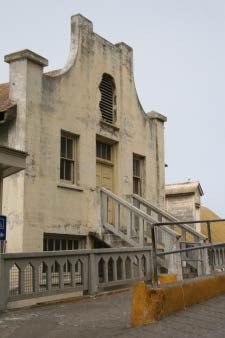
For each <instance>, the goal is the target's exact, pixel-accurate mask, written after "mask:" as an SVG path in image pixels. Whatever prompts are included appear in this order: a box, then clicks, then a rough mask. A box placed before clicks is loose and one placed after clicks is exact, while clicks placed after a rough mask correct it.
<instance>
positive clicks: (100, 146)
mask: <svg viewBox="0 0 225 338" xmlns="http://www.w3.org/2000/svg"><path fill="white" fill-rule="evenodd" d="M111 153H112V146H111V145H110V144H108V143H103V142H100V141H97V142H96V157H98V158H102V159H104V160H107V161H111V157H112V154H111Z"/></svg>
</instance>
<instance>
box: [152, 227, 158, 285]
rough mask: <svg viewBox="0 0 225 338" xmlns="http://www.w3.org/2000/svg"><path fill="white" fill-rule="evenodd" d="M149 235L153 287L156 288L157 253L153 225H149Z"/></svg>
mask: <svg viewBox="0 0 225 338" xmlns="http://www.w3.org/2000/svg"><path fill="white" fill-rule="evenodd" d="M151 235H152V262H153V280H152V284H153V286H156V287H158V285H159V282H158V271H157V253H156V240H155V229H154V224H151Z"/></svg>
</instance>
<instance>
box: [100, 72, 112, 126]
mask: <svg viewBox="0 0 225 338" xmlns="http://www.w3.org/2000/svg"><path fill="white" fill-rule="evenodd" d="M99 89H100V92H101V101H100V103H99V107H100V111H101V114H102V119H103V120H104V121H106V122H108V123H110V124H113V123H114V109H113V108H114V107H113V105H114V102H113V100H114V81H113V78H112V77H111V76H110V75H107V74H104V75H103V77H102V81H101V83H100V86H99Z"/></svg>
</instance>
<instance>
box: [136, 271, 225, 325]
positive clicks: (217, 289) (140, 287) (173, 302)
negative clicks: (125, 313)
mask: <svg viewBox="0 0 225 338" xmlns="http://www.w3.org/2000/svg"><path fill="white" fill-rule="evenodd" d="M224 293H225V275H224V274H223V275H219V276H215V277H207V278H204V279H198V280H195V281H193V280H192V281H190V282H184V283H179V284H177V285H170V286H165V287H161V288H158V289H153V288H151V289H150V288H148V287H147V285H146V284H145V283H143V282H140V283H137V284H136V285H135V286H134V288H133V300H132V310H131V325H132V326H140V325H144V324H149V323H151V322H154V321H156V320H159V319H161V318H163V317H166V316H168V315H170V314H171V313H174V312H176V311H179V310H183V309H185V308H186V307H188V306H191V305H193V304H197V303H200V302H202V301H204V300H207V299H209V298H212V297H215V296H218V295H221V294H224Z"/></svg>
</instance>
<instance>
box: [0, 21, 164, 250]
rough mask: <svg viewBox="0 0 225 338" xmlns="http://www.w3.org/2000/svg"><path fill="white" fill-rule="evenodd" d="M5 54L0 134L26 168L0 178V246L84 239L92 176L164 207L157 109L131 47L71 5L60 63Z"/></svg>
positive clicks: (93, 217) (61, 244)
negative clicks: (140, 89)
mask: <svg viewBox="0 0 225 338" xmlns="http://www.w3.org/2000/svg"><path fill="white" fill-rule="evenodd" d="M5 61H6V62H8V63H9V65H10V81H9V84H3V85H0V93H1V90H2V91H3V88H4V97H5V96H8V99H9V100H10V102H12V103H13V105H16V108H17V113H16V115H15V116H14V117H13V118H12V119H10V120H9V121H3V122H4V123H2V124H0V144H1V145H3V146H7V147H11V148H15V149H18V150H21V151H25V152H26V153H27V154H28V156H27V158H26V169H25V171H21V172H19V173H17V174H14V175H13V176H10V177H7V178H5V179H4V184H3V213H4V214H5V215H7V217H8V224H9V227H8V237H7V241H8V242H7V251H8V252H20V251H42V250H59V249H61V250H64V249H75V248H87V247H89V248H90V247H93V242H92V240H91V237H90V236H89V234H90V232H95V233H97V234H99V235H100V236H101V231H102V228H101V212H100V197H99V187H101V186H104V187H105V188H107V189H108V190H111V191H112V192H113V193H114V194H116V195H118V196H120V197H121V198H123V199H125V200H127V199H128V197H129V195H130V194H131V193H133V192H134V193H136V194H139V195H141V196H143V197H144V198H146V199H147V200H149V201H151V202H152V203H154V204H155V205H157V206H158V207H161V208H164V202H165V201H164V199H165V197H164V195H165V192H164V186H165V178H164V122H165V121H166V118H165V117H164V116H162V115H160V114H159V113H156V112H151V113H145V112H144V110H143V108H142V106H141V104H140V102H139V99H138V96H137V92H136V88H135V83H134V77H133V52H132V49H131V47H129V46H127V45H126V44H125V43H123V42H122V43H118V44H112V43H110V42H109V41H106V40H105V39H104V38H102V37H100V36H99V35H97V34H96V33H94V32H93V26H92V23H91V22H90V21H89V20H88V19H86V18H84V17H83V16H81V15H75V16H73V17H72V18H71V49H70V54H69V57H68V61H67V63H66V66H65V67H64V68H63V69H61V70H57V71H53V72H49V73H44V72H43V68H44V67H45V66H47V65H48V61H47V60H46V59H45V58H43V57H42V56H40V55H37V54H36V53H34V52H31V51H29V50H23V51H20V52H16V53H13V54H10V55H7V56H5ZM7 88H8V89H7ZM0 99H1V94H0ZM3 119H4V118H3Z"/></svg>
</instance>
